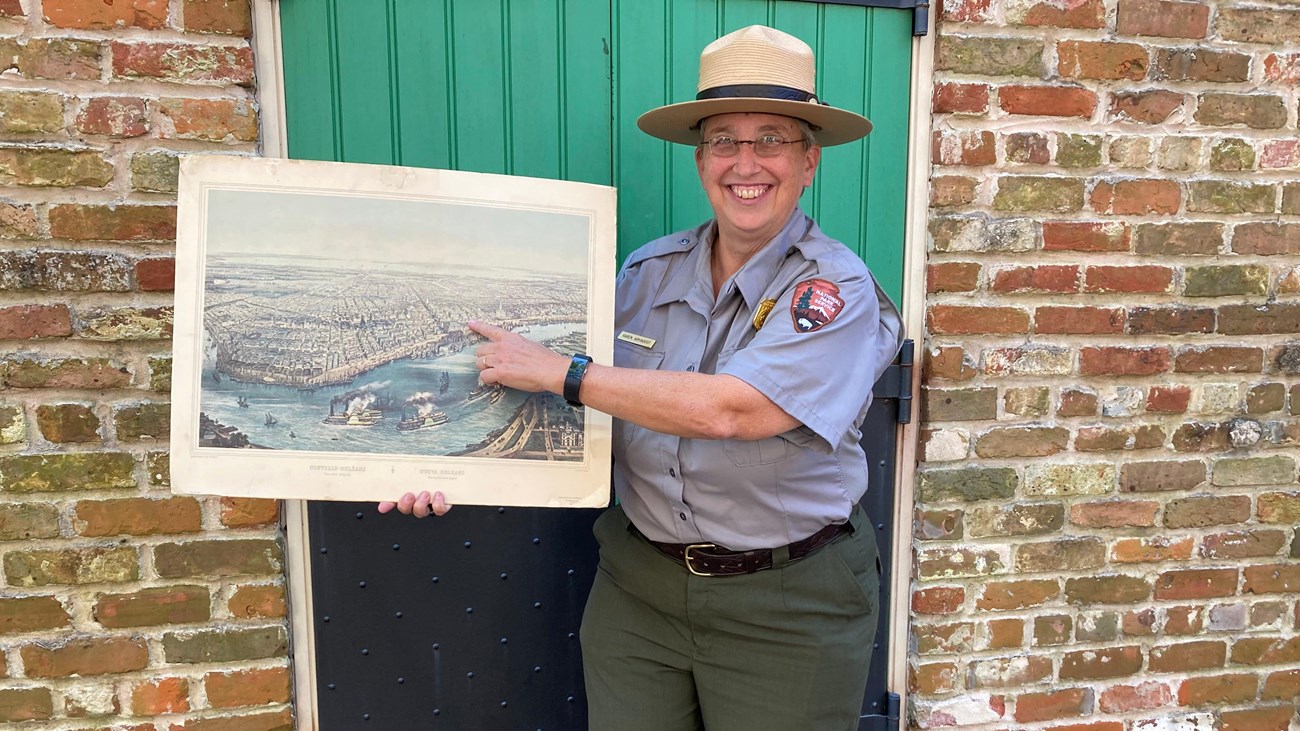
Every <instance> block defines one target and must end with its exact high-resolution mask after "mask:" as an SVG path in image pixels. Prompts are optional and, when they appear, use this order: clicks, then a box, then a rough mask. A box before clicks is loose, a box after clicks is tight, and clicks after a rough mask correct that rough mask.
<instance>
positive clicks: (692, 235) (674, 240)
mask: <svg viewBox="0 0 1300 731" xmlns="http://www.w3.org/2000/svg"><path fill="white" fill-rule="evenodd" d="M708 225H709V224H707V223H706V224H703V225H701V226H699V227H697V228H693V229H686V230H684V231H678V232H676V233H671V234H668V235H667V236H660V237H659V238H657V239H655V240H653V241H651V242H649V243H647V244H645V245H644V246H642V247H641V248H639V249H637V250H636V251H634V252H632V253H631V254H629V255H628V257H627V261H626V262H624V264H623V266H624V267H630V266H633V265H635V264H639V263H641V262H643V261H645V260H647V259H654V258H656V257H660V256H667V255H669V254H677V253H682V252H686V251H690V250H691V249H693V248H695V247H696V246H697V245H699V243H700V234H702V233H703V232H704V230H705V227H706V226H708Z"/></svg>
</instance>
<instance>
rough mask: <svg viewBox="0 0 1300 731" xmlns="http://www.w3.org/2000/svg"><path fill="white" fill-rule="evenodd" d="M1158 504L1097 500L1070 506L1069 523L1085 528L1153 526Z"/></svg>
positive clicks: (1150, 501)
mask: <svg viewBox="0 0 1300 731" xmlns="http://www.w3.org/2000/svg"><path fill="white" fill-rule="evenodd" d="M1159 509H1160V504H1159V503H1157V502H1155V501H1152V500H1099V501H1094V502H1087V503H1075V504H1073V505H1071V506H1070V522H1071V523H1073V524H1075V525H1079V526H1083V527H1085V528H1130V527H1137V528H1147V527H1152V526H1154V525H1155V524H1156V523H1155V520H1156V511H1158V510H1159Z"/></svg>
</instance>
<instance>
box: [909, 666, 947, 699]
mask: <svg viewBox="0 0 1300 731" xmlns="http://www.w3.org/2000/svg"><path fill="white" fill-rule="evenodd" d="M907 678H908V683H907V684H908V688H909V689H910V690H911V691H912V692H913V693H916V694H917V695H922V696H926V695H940V694H945V693H951V692H953V691H954V690H956V689H957V688H958V687H959V684H958V679H959V676H958V673H957V664H956V663H953V662H933V663H924V664H917V665H909V666H908V672H907Z"/></svg>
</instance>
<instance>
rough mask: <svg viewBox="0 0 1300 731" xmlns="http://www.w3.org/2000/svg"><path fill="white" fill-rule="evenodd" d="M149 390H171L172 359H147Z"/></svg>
mask: <svg viewBox="0 0 1300 731" xmlns="http://www.w3.org/2000/svg"><path fill="white" fill-rule="evenodd" d="M149 390H151V391H164V392H170V391H171V390H172V359H171V358H150V359H149Z"/></svg>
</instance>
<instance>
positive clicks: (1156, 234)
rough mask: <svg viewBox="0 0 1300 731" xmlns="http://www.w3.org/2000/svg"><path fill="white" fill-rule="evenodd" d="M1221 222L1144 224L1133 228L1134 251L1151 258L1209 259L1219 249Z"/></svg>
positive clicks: (1221, 243)
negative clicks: (1135, 230) (1190, 257)
mask: <svg viewBox="0 0 1300 731" xmlns="http://www.w3.org/2000/svg"><path fill="white" fill-rule="evenodd" d="M1223 231H1224V228H1223V224H1221V223H1144V224H1140V225H1139V226H1138V227H1137V234H1136V237H1135V239H1134V247H1133V248H1134V251H1135V252H1136V253H1138V254H1143V255H1155V256H1165V255H1169V256H1211V255H1214V254H1218V253H1219V251H1220V249H1221V248H1222V247H1223Z"/></svg>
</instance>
